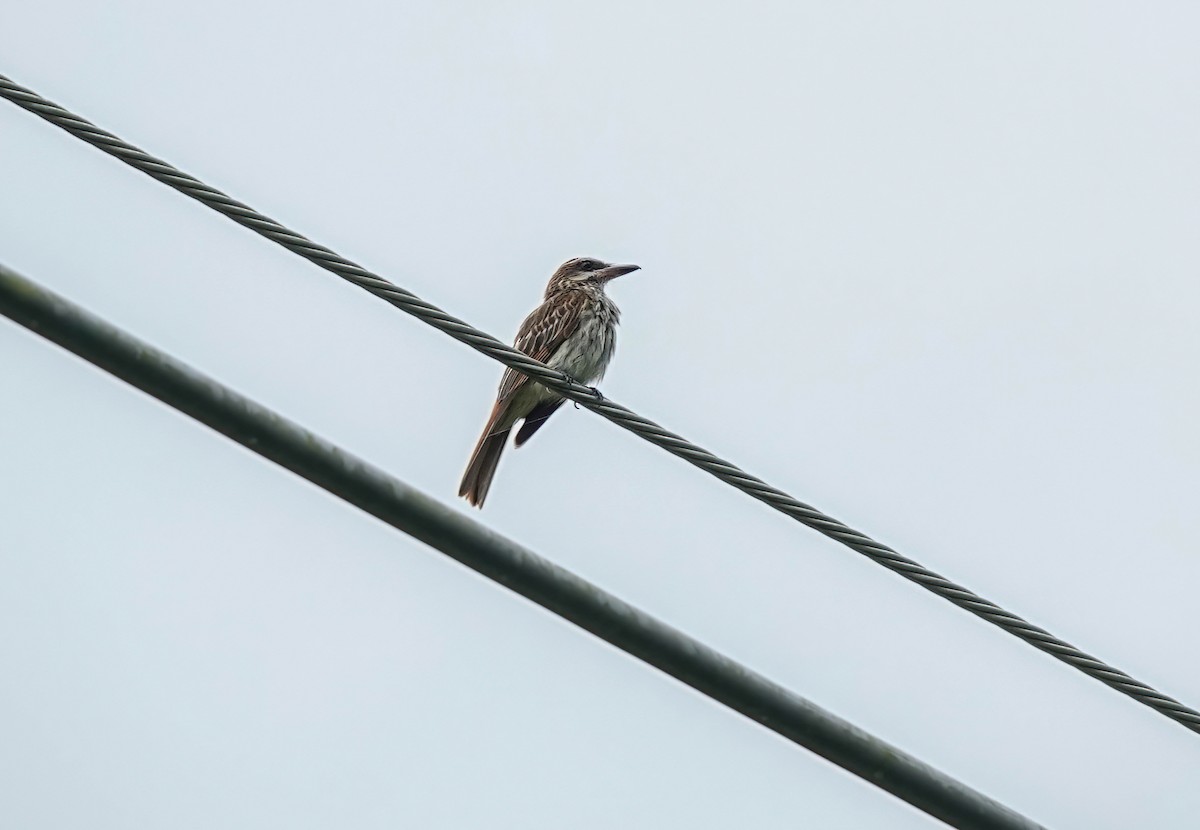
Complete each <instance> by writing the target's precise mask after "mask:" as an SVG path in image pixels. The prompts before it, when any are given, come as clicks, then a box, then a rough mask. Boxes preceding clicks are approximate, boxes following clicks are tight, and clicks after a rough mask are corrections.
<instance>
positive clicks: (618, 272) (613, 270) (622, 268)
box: [596, 265, 642, 282]
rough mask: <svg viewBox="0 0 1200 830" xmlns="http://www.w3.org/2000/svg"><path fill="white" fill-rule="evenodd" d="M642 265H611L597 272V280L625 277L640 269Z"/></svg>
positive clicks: (603, 280) (604, 280)
mask: <svg viewBox="0 0 1200 830" xmlns="http://www.w3.org/2000/svg"><path fill="white" fill-rule="evenodd" d="M641 267H642V266H640V265H610V266H608V267H607V268H601V269H600V270H599V271H597V272H596V280H597V281H598V282H608V281H609V280H615V279H616V278H617V277H623V276H625V275H626V274H630V273H632V272H634V271H637V270H639V269H640V268H641Z"/></svg>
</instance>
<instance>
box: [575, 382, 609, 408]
mask: <svg viewBox="0 0 1200 830" xmlns="http://www.w3.org/2000/svg"><path fill="white" fill-rule="evenodd" d="M588 391H589V392H591V393H592V394H593V395H595V396H596V400H598V401H602V400H604V393H603V392H601V391H600V390H599V389H597V388H596V387H595V386H589V387H588ZM571 403H573V404H574V405H575V408H576V409H578V408H579V401H571Z"/></svg>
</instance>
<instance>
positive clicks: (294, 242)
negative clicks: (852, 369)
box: [0, 75, 1200, 733]
mask: <svg viewBox="0 0 1200 830" xmlns="http://www.w3.org/2000/svg"><path fill="white" fill-rule="evenodd" d="M0 97H3V98H7V99H8V100H10V101H12V102H13V103H15V104H17V105H18V106H20V107H22V108H24V109H26V110H28V111H30V112H32V113H34V114H35V115H38V116H40V117H41V118H44V119H45V120H46V121H48V122H50V123H51V124H54V125H55V126H57V127H60V128H62V129H64V130H66V131H67V132H69V133H71V134H72V135H74V136H76V137H77V138H80V139H82V140H83V141H86V142H87V143H88V144H91V145H92V146H94V147H97V148H99V149H100V150H103V151H104V152H106V153H108V154H109V155H111V156H114V157H116V158H118V159H120V160H121V161H123V162H125V163H126V164H128V165H129V166H131V167H133V168H135V169H137V170H140V171H142V172H143V173H146V174H147V175H149V176H151V177H152V178H155V179H157V180H158V181H160V182H162V183H163V184H166V185H169V186H170V187H173V188H175V189H176V190H178V191H179V192H181V193H183V194H184V195H186V196H190V197H192V198H193V199H195V200H197V201H198V202H200V203H201V204H204V205H207V206H208V207H210V208H212V209H213V210H215V211H217V212H218V213H221V214H223V215H224V216H227V217H229V218H230V219H232V220H233V221H235V222H237V223H238V224H240V225H244V226H245V227H247V228H250V229H251V230H252V231H254V232H255V233H258V234H260V235H262V236H265V237H266V238H267V239H270V240H271V241H272V242H276V243H278V244H279V245H282V246H283V247H285V248H287V249H288V250H289V251H292V252H293V253H295V254H299V255H300V256H302V257H304V258H305V259H307V260H309V261H310V262H312V263H313V264H315V265H318V266H320V267H321V268H324V269H325V270H327V271H330V272H331V273H334V274H336V275H337V276H339V277H342V278H343V279H345V280H347V281H348V282H351V283H353V284H354V285H357V286H358V287H359V288H362V289H364V290H366V291H368V292H370V293H371V294H374V295H375V296H376V297H379V298H381V299H383V300H386V301H387V302H389V303H391V304H392V305H394V306H396V307H397V308H399V309H401V310H402V311H405V312H408V313H409V314H411V315H413V316H414V317H416V318H418V319H419V320H422V321H424V322H426V323H428V324H429V325H431V326H433V327H434V328H436V329H438V330H439V331H442V332H445V333H446V334H448V335H450V336H451V337H453V338H454V339H455V340H458V341H459V342H462V343H465V344H467V345H468V346H470V347H471V348H473V349H475V350H477V351H479V352H482V353H483V354H486V355H487V356H488V357H491V358H494V359H495V360H498V361H499V362H501V363H503V364H504V365H505V366H508V367H510V368H512V369H516V370H517V371H518V372H521V373H522V374H525V375H528V376H529V377H531V378H534V379H535V380H537V381H538V382H540V383H542V384H544V385H546V386H548V387H550V388H551V389H554V390H555V391H556V392H558V393H559V394H561V395H562V396H563V397H565V398H567V399H569V400H572V401H575V402H577V403H579V404H581V405H583V406H585V407H587V408H588V409H590V410H592V411H593V412H596V413H597V414H599V415H602V416H604V417H605V418H607V419H609V420H610V421H612V422H613V423H615V424H617V425H618V426H620V427H624V428H625V429H627V430H629V431H630V432H632V433H633V434H635V435H637V436H639V437H641V438H644V439H645V440H647V441H649V442H650V443H651V444H654V445H655V446H657V447H661V448H662V449H664V450H666V451H667V452H669V453H671V454H672V455H675V456H678V457H679V458H682V459H683V460H685V461H687V462H689V463H691V464H693V465H694V466H696V467H699V468H700V469H702V470H704V471H705V472H707V473H709V474H711V475H713V476H715V477H716V478H718V479H720V480H721V481H723V482H725V483H726V484H729V485H730V486H732V487H734V488H736V489H738V490H741V491H742V492H743V493H746V494H747V495H749V496H752V497H753V498H756V499H758V500H759V501H761V502H763V503H764V504H767V505H769V506H771V507H773V508H774V509H776V510H778V511H779V512H780V513H783V514H784V515H787V516H790V517H791V518H793V519H795V520H796V521H798V522H800V523H802V524H804V525H807V526H808V527H810V528H812V529H813V530H816V531H817V532H818V533H822V534H824V535H825V536H828V537H829V538H831V539H834V540H835V541H838V542H841V543H842V544H843V545H845V546H846V547H848V548H850V549H851V550H853V551H855V552H857V553H860V554H862V555H863V556H866V557H867V558H869V559H871V560H872V561H873V562H876V563H877V564H879V565H882V566H883V567H885V568H887V569H888V570H890V571H893V572H895V573H898V574H900V575H901V576H903V577H904V578H905V579H908V580H910V581H912V582H915V583H917V584H918V585H920V586H922V587H923V588H926V589H927V590H929V591H931V592H933V593H934V594H937V595H938V596H940V597H942V598H943V599H946V600H949V601H950V602H952V603H954V604H955V605H957V606H959V607H960V608H964V609H966V610H967V611H970V612H971V613H972V614H975V615H976V616H978V617H980V618H982V619H984V620H987V621H988V622H990V623H992V624H993V625H996V626H998V627H999V628H1001V629H1003V630H1004V631H1007V632H1008V633H1009V634H1012V635H1013V636H1015V637H1018V638H1020V639H1021V640H1024V641H1025V642H1026V643H1029V644H1030V645H1032V646H1033V647H1035V648H1037V649H1040V650H1042V651H1044V652H1046V653H1047V654H1050V655H1052V656H1054V657H1056V658H1057V659H1059V660H1061V661H1063V662H1064V663H1066V664H1067V665H1070V666H1074V667H1075V668H1076V669H1079V670H1080V671H1081V672H1083V673H1084V674H1087V675H1088V676H1090V677H1094V678H1095V679H1097V680H1099V681H1100V682H1101V683H1104V684H1105V685H1107V686H1109V687H1111V688H1113V689H1116V690H1117V691H1119V692H1121V693H1123V694H1126V695H1128V696H1129V697H1131V698H1133V699H1134V700H1136V701H1138V702H1139V703H1143V704H1145V705H1146V706H1149V707H1150V708H1151V709H1154V710H1155V711H1157V712H1159V713H1161V714H1163V715H1166V716H1167V717H1169V718H1171V719H1172V720H1174V721H1176V722H1178V723H1181V724H1183V725H1184V726H1186V727H1187V728H1188V729H1191V730H1192V731H1193V732H1197V733H1200V712H1198V711H1196V710H1195V709H1193V708H1191V707H1189V706H1185V705H1184V704H1182V703H1180V702H1179V701H1177V700H1175V699H1174V698H1172V697H1169V696H1167V695H1165V694H1163V693H1162V692H1159V691H1157V690H1156V689H1154V688H1153V687H1151V686H1149V685H1147V684H1145V683H1142V682H1141V681H1139V680H1135V679H1134V678H1132V677H1130V676H1129V675H1128V674H1126V673H1125V672H1123V671H1120V670H1118V669H1115V668H1113V667H1112V666H1109V665H1108V664H1106V663H1104V662H1103V661H1101V660H1099V659H1097V658H1095V657H1093V656H1092V655H1090V654H1088V653H1087V652H1084V651H1082V650H1080V649H1078V648H1076V647H1075V646H1073V645H1071V644H1070V643H1068V642H1066V641H1064V640H1061V639H1059V638H1057V637H1055V636H1054V635H1052V634H1050V633H1049V632H1048V631H1046V630H1044V629H1042V628H1039V627H1038V626H1036V625H1033V624H1032V623H1030V622H1028V621H1027V620H1025V619H1023V618H1022V617H1020V616H1018V615H1016V614H1014V613H1012V612H1011V611H1006V610H1005V609H1003V608H1001V607H1000V606H998V605H996V604H995V603H994V602H991V601H990V600H986V599H984V598H983V597H980V596H979V595H977V594H975V593H973V592H972V591H970V590H968V589H967V588H964V587H963V586H961V585H958V584H956V583H954V582H952V581H950V580H949V579H946V578H945V577H944V576H941V575H940V574H938V573H935V572H934V571H931V570H929V569H928V568H926V567H924V566H923V565H921V564H919V563H917V562H915V561H913V560H912V559H909V558H907V557H905V556H902V555H900V554H899V553H897V552H896V551H894V550H892V549H891V548H890V547H888V546H887V545H884V544H882V543H880V542H877V541H875V540H874V539H872V538H870V537H869V536H867V535H866V534H864V533H861V532H859V531H857V530H854V529H852V528H850V527H848V526H847V525H845V524H843V523H842V522H840V521H838V520H837V519H833V518H831V517H829V516H827V515H825V514H824V513H822V512H821V511H819V510H817V509H816V508H814V507H811V506H809V505H807V504H805V503H804V502H801V501H799V500H798V499H796V498H794V497H792V496H790V495H788V494H787V493H785V492H783V491H782V490H779V489H777V488H775V487H772V486H771V485H769V484H767V483H766V482H764V481H762V480H761V479H759V478H756V477H755V476H752V475H750V474H749V473H747V472H745V471H743V470H742V469H740V468H739V467H737V466H735V465H734V464H731V463H730V462H728V461H725V460H724V459H722V458H719V457H718V456H716V455H714V454H713V453H711V452H709V451H708V450H706V449H703V448H702V447H699V446H697V445H696V444H693V443H691V442H690V441H688V440H686V439H684V438H683V437H681V436H679V435H676V434H675V433H673V432H671V431H669V430H667V429H665V428H663V427H662V426H660V425H658V424H656V423H655V422H654V421H651V420H650V419H648V418H644V417H642V416H641V415H638V414H637V413H635V412H633V411H631V410H629V409H627V408H625V407H624V406H621V405H620V404H618V403H616V402H615V401H611V400H609V399H607V398H605V397H603V396H601V395H600V394H598V393H597V392H596V391H595V390H593V389H592V388H591V387H588V386H584V385H582V384H580V383H576V382H575V381H574V380H572V379H571V378H570V377H568V376H567V375H565V374H563V373H562V372H559V371H556V370H554V369H551V368H549V367H548V366H546V365H545V364H544V363H541V362H539V361H537V360H533V359H532V358H530V357H529V356H527V355H525V354H522V353H521V352H519V351H517V350H516V349H513V348H512V347H510V346H507V345H505V344H504V343H501V342H500V341H499V340H497V339H496V338H494V337H492V336H491V335H489V334H486V333H485V332H482V331H480V330H478V329H476V328H474V327H473V326H471V325H469V324H467V323H465V322H463V321H462V320H459V319H458V318H457V317H453V316H451V315H449V314H447V313H446V312H444V311H442V310H441V309H440V308H438V307H437V306H434V305H432V304H431V303H428V302H426V301H425V300H422V299H421V298H420V297H418V296H416V295H415V294H413V293H412V292H410V291H406V290H405V289H403V288H400V287H399V286H396V285H393V284H392V283H390V282H388V281H387V280H385V279H383V278H382V277H380V276H378V275H377V274H374V273H372V272H371V271H368V270H367V269H365V268H363V267H362V266H360V265H357V264H355V263H354V262H351V261H350V260H348V259H346V258H344V257H342V256H340V255H338V254H336V253H334V252H333V251H331V250H330V249H328V248H326V247H324V246H322V245H318V244H316V243H315V242H313V241H311V240H309V239H307V238H306V237H304V236H302V235H301V234H299V233H296V232H295V231H293V230H290V229H288V228H285V227H284V226H283V225H281V224H279V223H278V222H276V221H275V220H273V219H270V218H268V217H266V216H264V215H263V214H261V213H259V212H258V211H256V210H254V209H253V208H251V207H249V206H247V205H244V204H242V203H241V202H239V201H237V200H235V199H232V198H230V197H229V196H227V195H226V194H224V193H222V192H221V191H219V190H217V189H216V188H214V187H211V186H209V185H207V184H204V183H203V182H201V181H200V180H199V179H196V178H194V177H192V176H189V175H188V174H186V173H184V172H182V171H180V170H178V169H176V168H175V167H173V166H171V165H170V164H167V163H166V162H165V161H162V160H161V159H157V158H155V157H154V156H151V155H150V154H149V153H146V152H145V151H144V150H141V149H139V148H137V147H135V146H133V145H132V144H129V143H128V142H126V141H124V140H122V139H120V138H118V137H117V136H115V135H113V134H112V133H110V132H107V131H106V130H102V129H100V128H99V127H97V126H96V125H94V124H92V123H91V122H90V121H87V120H85V119H83V118H81V117H80V116H78V115H75V114H74V113H72V112H70V111H69V110H67V109H65V108H63V107H61V106H59V105H58V104H55V103H53V102H51V101H48V100H46V99H45V98H43V97H42V96H40V95H38V94H37V93H36V92H33V91H32V90H29V89H26V88H25V87H22V86H19V85H18V84H16V83H14V82H13V81H11V80H10V79H8V78H7V77H5V76H3V75H0Z"/></svg>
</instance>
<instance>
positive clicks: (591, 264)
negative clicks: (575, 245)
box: [579, 259, 600, 271]
mask: <svg viewBox="0 0 1200 830" xmlns="http://www.w3.org/2000/svg"><path fill="white" fill-rule="evenodd" d="M599 267H600V263H599V262H597V261H596V260H594V259H585V260H583V262H581V263H579V270H580V271H595V270H596V269H597V268H599Z"/></svg>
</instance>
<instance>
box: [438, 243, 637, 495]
mask: <svg viewBox="0 0 1200 830" xmlns="http://www.w3.org/2000/svg"><path fill="white" fill-rule="evenodd" d="M637 270H639V266H637V265H613V264H611V263H608V262H603V261H601V260H599V259H594V258H592V257H577V258H575V259H569V260H567V261H566V262H564V263H563V264H562V265H560V266H559V267H558V270H557V271H555V272H554V275H553V276H551V277H550V282H548V283H547V284H546V293H545V295H544V298H543V300H542V304H541V305H540V306H538V307H537V308H535V309H534V310H533V312H532V313H530V315H529V316H528V317H526V318H525V322H524V323H522V324H521V328H520V329H519V330H518V331H517V337H516V340H515V342H514V343H513V347H514V348H516V349H517V350H518V351H520V352H524V353H525V354H527V355H529V356H530V357H532V358H533V359H534V360H540V361H542V362H543V363H545V364H546V365H547V366H549V367H550V368H551V369H558V370H559V371H561V372H565V373H566V374H568V375H570V376H571V377H572V378H574V379H575V380H577V381H579V382H580V383H582V384H584V385H585V386H586V385H590V384H593V383H596V382H597V381H598V380H600V379H601V378H602V377H603V376H604V371H605V370H606V369H607V368H608V364H609V361H611V360H612V356H613V351H614V350H615V348H616V336H617V322H618V321H619V320H620V317H621V312H620V310H619V309H618V308H617V306H616V304H615V303H614V302H613V301H612V300H611V299H609V297H608V294H606V293H605V291H604V287H605V286H606V285H608V283H609V282H611V281H612V280H614V279H616V278H617V277H621V276H624V275H625V274H629V273H631V272H633V271H637ZM563 400H564V399H563V397H562V396H561V395H559V394H558V393H557V392H555V391H554V390H552V389H549V388H547V387H545V386H543V385H542V384H540V383H538V382H536V381H534V380H530V379H529V378H528V377H526V376H525V375H523V374H521V373H520V372H517V371H514V370H513V369H509V370H507V371H506V372H505V373H504V376H503V377H502V378H501V379H500V390H499V392H497V394H496V403H495V405H494V406H493V407H492V414H491V415H490V416H489V417H488V420H487V424H486V425H485V426H484V428H483V434H482V435H481V436H479V443H477V444H476V445H475V451H474V452H473V453H471V460H470V461H469V462H468V463H467V469H466V472H465V473H463V478H462V484H461V485H459V488H458V494H459V495H460V496H463V497H465V498H466V500H467V502H468V503H469V504H471V505H473V506H474V507H483V500H484V499H486V498H487V494H488V490H489V489H490V488H491V486H492V477H493V476H495V475H496V465H497V464H499V463H500V455H501V453H503V452H504V447H505V446H506V445H507V443H508V435H509V433H510V432H511V431H512V429H513V427H514V426H516V423H517V421H521V420H523V421H524V423H522V424H521V427H520V429H518V430H517V437H516V439H515V440H514V441H513V445H514V446H517V447H519V446H521V445H522V444H524V443H525V442H526V441H528V440H529V438H530V437H531V436H532V435H533V434H534V433H535V432H537V431H538V430H539V429H541V426H542V424H544V423H546V421H547V419H549V417H550V416H551V415H553V414H554V413H555V411H556V410H557V409H558V408H559V407H560V406H562V403H563Z"/></svg>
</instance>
